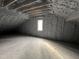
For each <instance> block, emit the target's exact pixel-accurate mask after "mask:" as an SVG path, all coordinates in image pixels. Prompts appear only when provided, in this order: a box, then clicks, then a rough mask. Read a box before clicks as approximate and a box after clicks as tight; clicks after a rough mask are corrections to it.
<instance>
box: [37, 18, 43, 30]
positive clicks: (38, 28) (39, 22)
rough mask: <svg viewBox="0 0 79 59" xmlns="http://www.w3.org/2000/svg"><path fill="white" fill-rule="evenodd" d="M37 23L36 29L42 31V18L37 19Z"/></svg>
mask: <svg viewBox="0 0 79 59" xmlns="http://www.w3.org/2000/svg"><path fill="white" fill-rule="evenodd" d="M37 23H38V24H37V30H38V31H43V20H41V19H40V20H38V22H37Z"/></svg>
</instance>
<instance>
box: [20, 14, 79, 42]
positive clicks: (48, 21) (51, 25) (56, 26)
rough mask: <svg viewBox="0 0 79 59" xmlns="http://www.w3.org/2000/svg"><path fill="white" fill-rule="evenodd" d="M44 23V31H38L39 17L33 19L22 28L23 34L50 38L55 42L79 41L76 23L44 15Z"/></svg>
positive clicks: (78, 29)
mask: <svg viewBox="0 0 79 59" xmlns="http://www.w3.org/2000/svg"><path fill="white" fill-rule="evenodd" d="M42 19H43V21H44V24H43V27H44V29H43V31H37V20H39V18H38V17H32V18H31V19H30V20H27V22H25V23H24V24H23V25H22V27H21V30H20V31H21V32H22V33H24V34H29V35H33V36H38V37H45V38H50V39H53V40H61V41H70V42H72V41H73V42H75V41H77V42H78V41H79V40H78V38H79V27H78V23H76V22H67V21H65V19H64V18H62V17H60V16H56V15H50V14H47V15H44V17H43V18H42Z"/></svg>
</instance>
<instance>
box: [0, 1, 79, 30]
mask: <svg viewBox="0 0 79 59" xmlns="http://www.w3.org/2000/svg"><path fill="white" fill-rule="evenodd" d="M45 11H46V12H49V13H51V14H56V15H59V16H61V17H64V18H65V19H67V20H70V19H71V20H72V18H73V16H74V18H73V19H76V18H78V16H79V14H78V13H77V12H79V0H0V28H1V29H2V28H3V29H4V28H11V27H15V26H17V25H19V24H21V23H23V22H24V21H25V20H26V19H29V16H28V15H31V16H37V15H38V16H39V15H43V14H46V12H45ZM75 15H77V17H76V16H75Z"/></svg>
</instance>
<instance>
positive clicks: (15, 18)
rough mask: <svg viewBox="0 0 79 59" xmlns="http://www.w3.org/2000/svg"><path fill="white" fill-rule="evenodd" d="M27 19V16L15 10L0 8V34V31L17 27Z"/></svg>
mask: <svg viewBox="0 0 79 59" xmlns="http://www.w3.org/2000/svg"><path fill="white" fill-rule="evenodd" d="M28 18H29V17H28V15H25V14H21V13H19V12H16V11H15V10H8V9H7V8H0V33H1V31H4V30H7V29H11V28H15V27H17V26H18V25H20V24H21V23H23V22H24V21H26V20H27V19H28Z"/></svg>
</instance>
